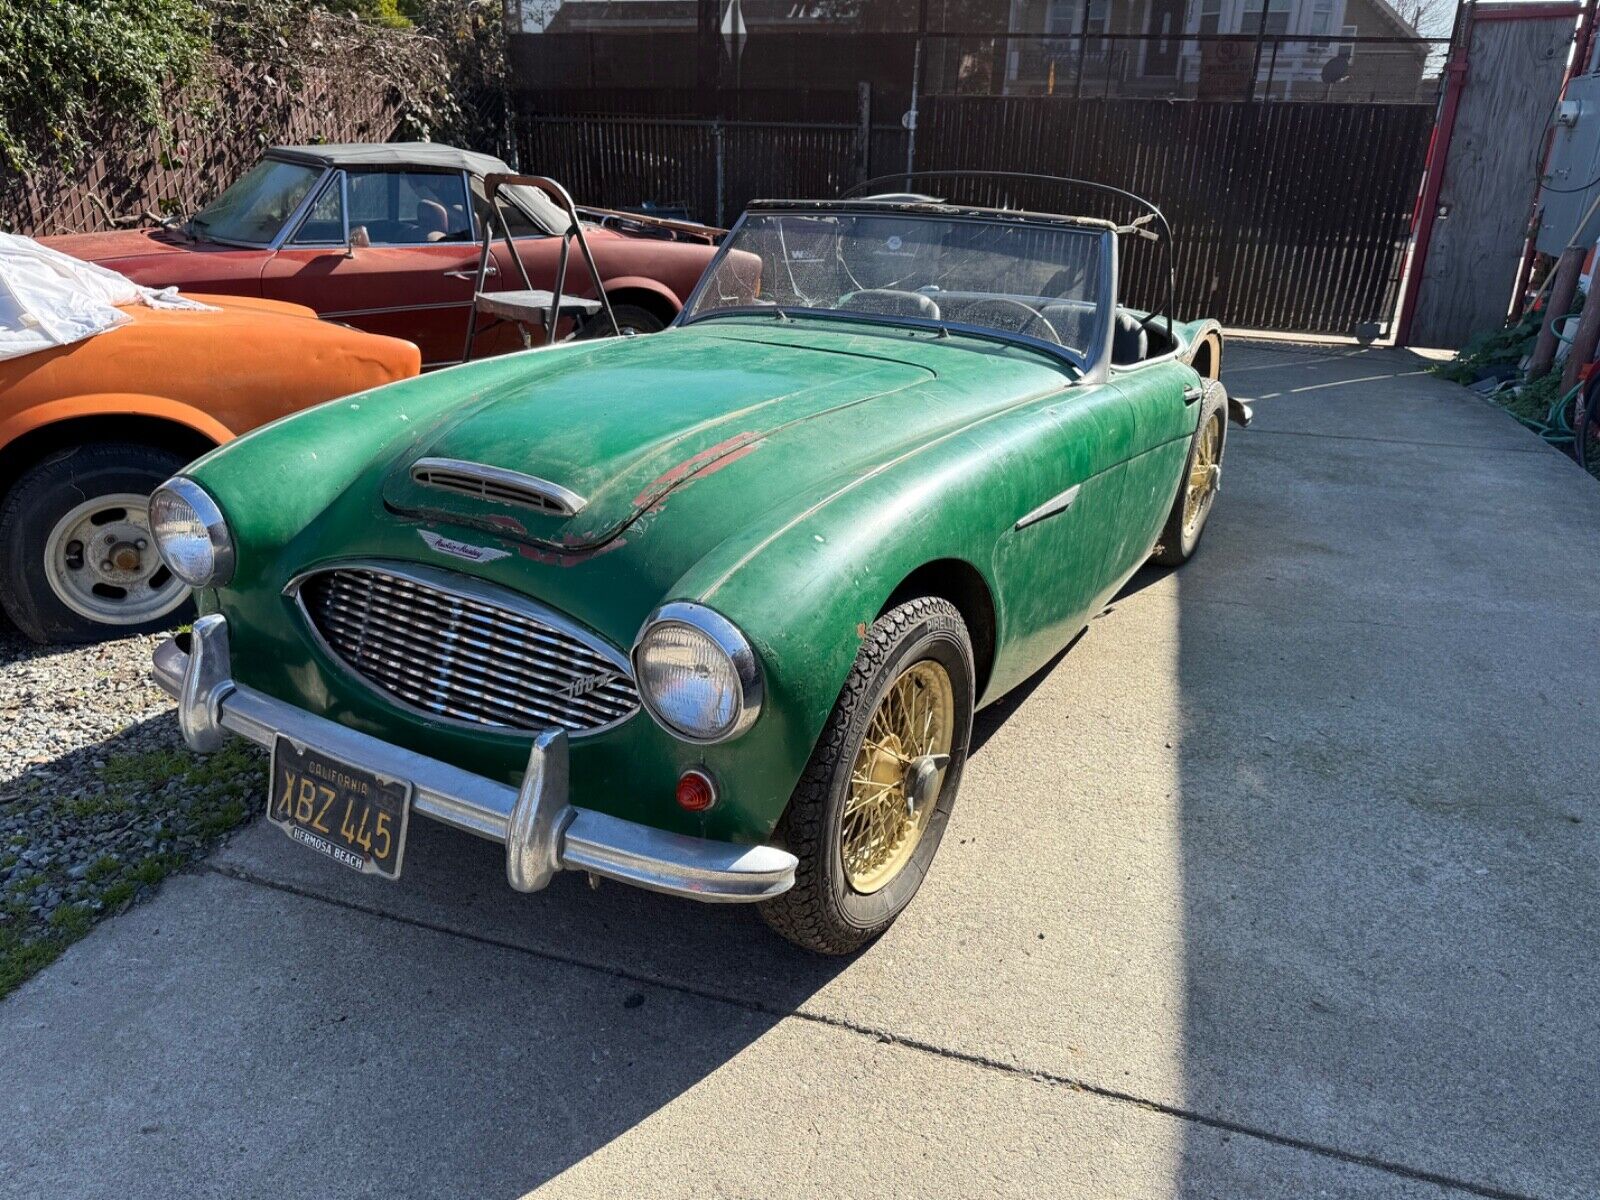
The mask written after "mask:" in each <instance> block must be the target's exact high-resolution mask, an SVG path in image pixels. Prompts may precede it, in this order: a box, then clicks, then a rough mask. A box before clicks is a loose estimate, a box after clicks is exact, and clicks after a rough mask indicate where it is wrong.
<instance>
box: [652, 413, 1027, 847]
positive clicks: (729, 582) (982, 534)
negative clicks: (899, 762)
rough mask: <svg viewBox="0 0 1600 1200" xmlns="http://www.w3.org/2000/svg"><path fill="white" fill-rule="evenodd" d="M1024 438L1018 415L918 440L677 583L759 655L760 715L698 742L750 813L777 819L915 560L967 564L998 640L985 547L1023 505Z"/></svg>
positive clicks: (730, 545)
mask: <svg viewBox="0 0 1600 1200" xmlns="http://www.w3.org/2000/svg"><path fill="white" fill-rule="evenodd" d="M1024 437H1025V433H1024V431H1023V429H1022V428H1021V427H1020V425H1018V426H1016V427H1014V428H1012V429H1002V428H994V429H990V430H987V431H984V432H977V431H972V430H968V431H965V432H963V433H961V434H958V435H955V437H954V438H953V439H951V440H950V444H946V445H943V446H941V445H939V444H937V443H936V444H935V445H934V446H931V447H924V448H923V449H922V450H920V451H919V452H917V453H914V454H912V455H908V456H906V457H905V458H902V459H901V460H899V461H897V462H895V463H892V464H888V465H886V466H884V467H882V468H880V469H879V470H877V471H874V472H869V473H868V474H866V475H864V476H862V477H860V478H857V479H853V480H849V481H846V482H843V483H841V484H840V485H839V486H838V487H837V488H836V489H835V490H834V491H833V492H832V493H831V494H829V495H828V496H826V497H822V498H818V499H816V500H815V501H814V502H813V503H812V504H811V505H810V506H809V507H806V508H803V509H799V510H796V511H792V512H789V513H786V514H782V515H781V516H778V517H776V519H770V520H769V519H763V520H761V521H760V522H757V523H756V524H754V525H752V526H751V527H749V528H747V529H746V531H744V532H742V533H740V534H738V535H735V537H733V538H731V539H730V540H729V541H728V542H725V543H724V544H723V545H722V546H720V547H719V548H718V549H717V550H716V551H715V552H714V553H712V554H711V555H708V556H707V557H706V558H705V559H702V560H701V561H700V562H699V563H698V564H697V565H696V567H695V568H694V569H693V570H692V571H691V572H690V573H689V574H688V575H686V576H685V577H684V578H683V579H682V580H680V582H679V584H678V587H677V588H676V589H674V592H675V594H676V595H678V596H681V597H684V598H691V599H695V600H698V601H699V602H700V603H703V604H706V605H708V606H709V607H711V608H713V609H715V610H717V611H718V612H720V613H721V614H723V615H724V616H726V617H727V618H728V619H730V620H731V621H733V622H734V623H735V624H736V625H738V626H739V627H740V629H742V630H743V631H744V633H745V635H746V636H747V637H748V638H749V639H750V641H751V643H752V645H754V647H755V649H756V653H757V655H758V656H759V657H760V659H761V664H762V671H763V682H764V684H765V689H766V699H765V703H764V706H763V711H762V714H761V717H760V719H759V720H758V721H757V722H756V724H755V725H754V726H753V727H752V728H751V730H750V731H749V732H748V733H747V734H746V735H744V736H743V737H741V738H738V739H735V740H734V741H732V742H728V743H725V744H723V745H720V746H716V747H709V748H708V752H707V761H708V762H709V763H711V764H712V766H713V767H714V769H716V770H717V771H718V772H719V773H721V774H722V775H723V776H724V777H726V778H729V779H730V780H735V781H736V782H737V789H736V790H737V793H738V795H739V797H740V803H741V804H743V805H744V806H746V807H747V808H748V809H750V810H751V814H750V815H751V816H752V817H753V818H755V819H757V820H759V821H761V822H764V823H765V824H767V825H769V826H770V825H771V824H772V823H774V822H776V821H777V819H778V817H779V816H781V815H782V812H783V808H784V805H785V804H787V802H788V798H789V795H790V794H791V792H792V791H793V789H794V785H795V783H796V781H797V780H798V779H799V776H800V774H801V772H802V771H803V770H804V769H805V764H806V761H807V760H808V758H809V757H810V755H811V752H812V750H813V748H814V747H815V745H816V743H817V739H818V737H819V736H820V734H821V732H822V729H823V726H824V724H825V723H826V721H827V719H828V716H829V714H830V713H831V711H832V709H833V705H834V703H835V701H836V700H837V699H838V696H839V692H840V690H841V689H842V688H843V686H844V683H845V680H846V678H847V676H848V674H849V671H850V669H851V667H852V664H853V663H854V662H855V658H856V654H857V652H858V650H859V649H860V645H861V641H862V639H863V638H864V637H865V636H866V633H867V630H868V628H869V627H870V626H871V625H872V623H873V622H874V621H875V620H876V619H877V617H878V615H879V613H881V612H882V611H883V608H884V605H885V603H886V602H887V601H888V600H889V598H890V597H891V596H892V595H893V594H894V592H895V590H896V589H897V588H898V587H899V585H900V584H901V583H902V582H903V581H904V580H905V579H906V578H907V577H908V576H910V575H911V574H912V573H913V572H915V571H916V570H917V569H918V568H920V567H923V566H925V565H927V564H929V563H934V562H946V561H949V560H956V561H959V562H961V563H964V564H966V565H968V566H970V567H972V568H973V569H974V570H975V571H977V572H978V574H979V576H980V577H981V578H982V579H983V582H984V585H985V586H986V587H987V589H988V591H989V595H990V597H991V600H992V601H993V602H994V610H995V625H996V628H995V638H996V644H997V645H999V644H1000V643H1001V642H1002V641H1003V639H1004V637H1005V610H1004V606H1003V604H1001V603H1000V602H999V589H998V588H997V586H996V578H995V572H994V552H995V547H996V546H997V545H998V542H999V538H1000V537H1001V536H1003V535H1004V534H1005V533H1006V532H1007V531H1008V530H1009V529H1010V528H1011V526H1012V525H1013V523H1014V522H1015V521H1016V519H1017V518H1018V517H1019V516H1020V515H1021V514H1023V513H1024V512H1026V511H1027V509H1028V508H1030V507H1032V505H1031V504H1030V503H1029V501H1030V499H1031V498H1032V494H1031V492H1029V491H1028V490H1027V488H1026V487H1025V486H1024V485H1023V483H1022V478H1024V477H1028V476H1027V473H1026V472H1024V473H1022V474H1020V475H1019V474H1018V473H1017V472H1015V471H1013V470H1009V469H1008V466H1009V467H1015V466H1016V461H1017V460H1016V455H1018V454H1020V453H1022V452H1023V448H1022V445H1021V439H1022V438H1024ZM770 516H771V514H769V517H770Z"/></svg>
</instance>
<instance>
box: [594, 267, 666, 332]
mask: <svg viewBox="0 0 1600 1200" xmlns="http://www.w3.org/2000/svg"><path fill="white" fill-rule="evenodd" d="M606 299H608V300H609V301H611V303H612V304H635V305H638V306H639V307H640V308H642V309H644V310H645V311H647V312H650V313H653V314H654V315H655V316H657V317H660V318H661V323H662V324H663V325H670V324H671V323H672V321H673V318H675V317H676V316H677V315H678V313H679V311H680V310H681V309H682V308H683V301H681V300H680V299H678V297H677V295H676V294H675V293H674V292H673V291H672V289H671V288H669V287H667V285H666V284H664V283H662V282H660V281H659V280H656V279H647V278H646V277H644V276H642V275H623V276H620V277H618V278H616V279H608V280H606Z"/></svg>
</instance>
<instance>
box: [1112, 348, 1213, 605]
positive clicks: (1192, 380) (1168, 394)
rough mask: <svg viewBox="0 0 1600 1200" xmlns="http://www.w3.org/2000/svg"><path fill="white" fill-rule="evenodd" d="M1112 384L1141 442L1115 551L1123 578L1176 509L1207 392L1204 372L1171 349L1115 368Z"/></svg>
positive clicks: (1128, 470) (1130, 466)
mask: <svg viewBox="0 0 1600 1200" xmlns="http://www.w3.org/2000/svg"><path fill="white" fill-rule="evenodd" d="M1112 385H1113V386H1114V387H1115V388H1116V389H1117V390H1118V391H1119V392H1120V393H1121V394H1122V395H1123V397H1124V399H1125V403H1126V405H1127V409H1128V413H1129V415H1130V417H1131V419H1132V421H1133V426H1134V436H1135V442H1136V453H1134V454H1133V455H1131V456H1130V457H1129V459H1128V462H1127V465H1126V467H1125V469H1124V475H1125V477H1126V478H1125V479H1124V482H1123V497H1122V505H1123V510H1124V517H1123V527H1124V531H1125V537H1124V539H1123V540H1122V542H1121V543H1120V544H1119V545H1117V546H1116V548H1115V552H1114V554H1113V568H1114V570H1113V573H1114V575H1115V576H1116V578H1117V579H1118V580H1119V581H1120V580H1121V579H1122V578H1123V577H1124V576H1126V575H1127V574H1128V573H1129V572H1131V571H1133V570H1135V569H1137V568H1138V567H1139V566H1140V565H1141V564H1142V563H1143V562H1144V559H1145V556H1146V555H1147V554H1148V553H1149V551H1150V547H1151V546H1152V545H1153V544H1154V543H1155V540H1156V537H1157V535H1158V534H1160V532H1161V527H1162V525H1163V524H1164V523H1165V522H1166V519H1167V514H1168V513H1170V512H1171V511H1172V505H1173V502H1174V501H1175V500H1176V498H1177V494H1178V485H1179V482H1180V480H1179V476H1181V475H1182V473H1183V464H1184V462H1185V461H1186V460H1187V458H1188V454H1189V443H1190V441H1191V439H1192V438H1193V436H1194V430H1195V423H1196V422H1197V421H1198V419H1199V412H1200V407H1199V403H1200V397H1201V395H1202V391H1201V380H1200V376H1199V375H1198V374H1197V373H1196V372H1195V370H1194V369H1193V368H1192V367H1190V366H1188V365H1186V364H1184V363H1181V362H1179V361H1177V357H1176V355H1175V354H1171V353H1168V354H1164V355H1162V356H1161V357H1159V358H1157V359H1154V360H1151V361H1149V362H1145V363H1141V364H1139V365H1137V366H1133V367H1128V368H1124V369H1119V370H1114V371H1113V373H1112Z"/></svg>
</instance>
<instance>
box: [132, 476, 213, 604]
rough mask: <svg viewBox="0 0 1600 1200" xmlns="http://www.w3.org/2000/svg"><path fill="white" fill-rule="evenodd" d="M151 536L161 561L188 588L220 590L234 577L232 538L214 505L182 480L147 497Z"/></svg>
mask: <svg viewBox="0 0 1600 1200" xmlns="http://www.w3.org/2000/svg"><path fill="white" fill-rule="evenodd" d="M150 532H151V533H153V534H154V535H155V539H156V549H157V550H158V551H160V552H161V561H162V562H164V563H166V564H167V567H168V568H169V569H170V570H171V571H172V573H173V574H174V575H176V576H177V577H178V578H179V579H181V580H183V581H184V582H185V583H187V584H188V585H189V586H190V587H195V588H202V587H221V586H222V585H223V584H225V583H227V582H228V579H229V578H230V577H231V576H232V575H233V536H232V535H231V534H230V533H229V532H228V524H227V522H226V521H224V520H223V519H222V510H221V509H220V508H218V507H217V502H216V501H215V500H213V499H212V498H211V497H210V496H208V495H206V494H205V492H204V491H202V490H201V488H200V485H199V484H197V483H194V482H192V481H190V480H188V479H184V478H182V477H181V476H180V477H178V478H177V479H169V480H167V482H166V483H163V484H162V485H161V486H160V487H158V488H157V489H156V490H155V494H154V495H153V496H151V497H150Z"/></svg>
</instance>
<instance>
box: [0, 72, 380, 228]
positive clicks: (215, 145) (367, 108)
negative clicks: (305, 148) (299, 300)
mask: <svg viewBox="0 0 1600 1200" xmlns="http://www.w3.org/2000/svg"><path fill="white" fill-rule="evenodd" d="M197 87H198V90H197V91H196V92H191V93H189V94H186V95H183V96H181V97H177V98H175V100H174V102H173V103H172V104H171V105H170V108H171V109H172V110H173V111H175V112H177V113H178V114H179V115H178V116H177V117H176V119H175V120H174V122H173V129H172V132H171V135H170V136H169V137H167V138H165V139H164V138H163V137H162V136H161V135H160V134H159V133H158V132H157V131H155V130H153V129H143V130H133V129H126V128H123V129H119V128H118V127H117V124H116V123H115V122H114V121H108V122H107V126H106V129H105V133H104V136H102V137H100V138H99V139H97V140H98V143H99V145H100V146H101V147H103V149H101V150H100V151H99V152H98V153H97V154H96V155H94V156H93V157H91V158H90V159H88V160H87V161H85V162H81V163H77V164H74V165H72V166H70V167H63V166H55V167H47V168H46V169H44V170H40V171H37V172H34V173H33V174H31V175H28V176H26V177H18V176H15V175H6V176H4V177H0V229H6V230H9V231H11V232H14V233H23V234H27V235H29V236H31V237H44V236H46V235H48V234H58V233H81V232H85V231H89V230H97V229H107V228H112V227H114V226H117V225H125V224H135V223H137V222H139V221H140V220H142V219H143V217H144V215H145V214H156V215H162V214H165V213H167V212H181V213H192V212H194V211H195V210H196V209H198V208H200V207H202V206H203V205H204V204H205V203H206V202H208V201H210V200H212V199H215V197H216V193H217V191H218V189H220V188H222V187H226V186H227V185H228V184H229V183H231V182H232V181H233V180H234V179H236V178H238V177H239V175H241V174H243V173H244V172H245V171H247V170H248V169H249V168H250V167H251V166H252V165H253V164H254V163H255V161H256V159H258V158H259V157H260V156H261V152H262V150H264V149H265V148H266V147H267V146H270V145H273V144H274V143H286V142H287V143H294V142H311V141H319V142H344V141H349V142H382V141H386V140H388V139H389V138H390V137H391V136H392V135H393V133H394V128H395V113H394V109H393V107H392V104H391V100H390V97H389V96H388V95H387V89H386V88H385V86H384V85H383V83H382V82H381V81H379V80H376V79H374V78H373V77H372V76H371V75H369V74H366V73H363V72H360V71H355V70H351V71H327V70H306V71H304V72H302V77H301V79H300V80H298V81H297V83H296V85H295V86H292V87H291V86H290V85H288V84H287V83H284V82H280V81H278V80H275V79H273V78H270V77H269V76H268V75H267V74H266V73H265V72H264V71H249V70H242V69H240V68H237V67H234V66H232V65H231V64H228V63H218V64H216V66H215V68H214V71H213V72H212V78H211V80H210V81H209V82H207V83H205V84H201V85H197Z"/></svg>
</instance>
